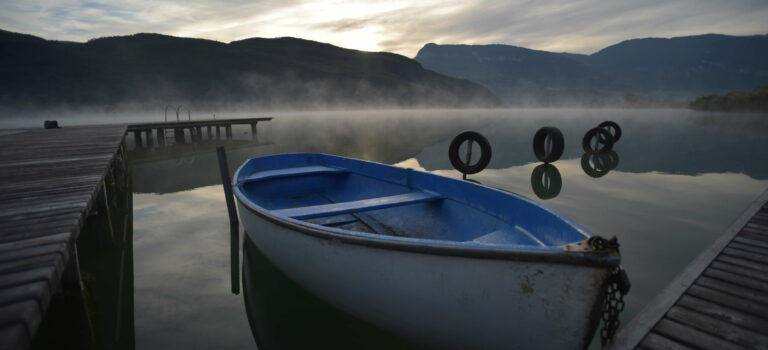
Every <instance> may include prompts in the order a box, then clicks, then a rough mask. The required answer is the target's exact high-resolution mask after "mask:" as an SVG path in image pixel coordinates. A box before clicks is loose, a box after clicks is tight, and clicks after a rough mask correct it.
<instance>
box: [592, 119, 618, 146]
mask: <svg viewBox="0 0 768 350" xmlns="http://www.w3.org/2000/svg"><path fill="white" fill-rule="evenodd" d="M597 127H598V128H600V129H604V130H605V131H607V132H609V133H610V134H611V136H612V137H613V143H616V141H619V139H620V138H621V127H619V124H616V123H614V122H612V121H610V120H606V121H604V122H602V123H600V124H598V125H597Z"/></svg>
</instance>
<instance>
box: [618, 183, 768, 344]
mask: <svg viewBox="0 0 768 350" xmlns="http://www.w3.org/2000/svg"><path fill="white" fill-rule="evenodd" d="M767 218H768V191H765V192H764V193H763V194H761V195H760V196H759V197H758V198H757V199H756V200H755V201H754V202H753V203H752V205H750V207H749V208H748V209H747V210H746V211H745V212H744V213H743V214H742V215H741V216H740V217H739V218H738V219H737V220H736V221H735V222H734V223H733V224H732V225H731V226H730V227H728V229H727V230H726V231H725V232H724V233H723V234H722V235H721V236H720V237H718V238H717V239H716V240H715V242H714V243H713V244H712V245H711V246H710V247H708V248H707V249H706V250H705V251H704V252H702V253H701V254H700V255H699V256H698V257H697V258H696V259H695V260H694V261H693V262H691V264H690V265H689V266H688V267H687V268H686V269H685V270H684V271H683V272H682V273H681V274H680V275H678V276H677V277H676V278H675V279H674V280H673V282H672V283H671V284H670V285H669V286H668V287H667V288H665V289H664V291H662V293H660V294H659V295H658V296H657V297H656V298H654V299H653V300H652V301H651V302H650V303H649V304H648V305H647V306H646V307H645V308H644V309H643V310H642V311H641V312H640V313H639V314H638V315H637V316H636V317H635V318H634V319H633V320H632V321H630V323H629V324H627V326H626V327H625V328H624V329H622V330H621V331H620V332H619V334H618V335H617V336H616V339H614V341H613V343H612V344H611V346H610V348H611V349H644V348H645V349H655V348H670V347H673V348H674V346H676V345H677V344H674V343H670V341H672V342H678V343H680V344H681V345H683V346H689V347H694V348H701V349H768V221H766V219H767Z"/></svg>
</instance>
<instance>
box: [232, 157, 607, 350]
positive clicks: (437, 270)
mask: <svg viewBox="0 0 768 350" xmlns="http://www.w3.org/2000/svg"><path fill="white" fill-rule="evenodd" d="M232 182H233V190H234V194H235V197H236V198H237V206H238V211H239V217H240V220H241V222H242V223H243V225H244V227H245V231H246V232H247V235H248V237H249V238H250V239H251V240H252V241H253V243H254V244H255V245H256V246H257V247H258V249H259V250H260V251H261V252H262V253H263V254H264V256H265V257H266V258H267V259H268V260H269V261H270V262H271V263H272V264H274V265H275V266H276V267H277V268H278V269H280V270H281V271H282V272H283V273H284V274H285V275H287V276H288V277H289V278H291V279H292V280H293V281H294V282H296V283H297V284H298V285H300V286H301V287H302V288H305V289H306V290H307V291H309V292H310V293H312V294H313V295H315V296H317V297H318V298H320V299H321V300H323V301H325V302H327V303H329V304H330V305H332V306H334V307H336V308H338V309H340V310H343V311H345V312H347V313H349V314H351V315H353V316H355V317H357V318H359V319H361V320H364V321H367V322H369V323H371V324H373V325H375V326H377V327H381V328H382V329H385V330H388V331H390V332H392V333H394V334H397V335H399V336H402V337H404V338H406V339H409V340H412V341H414V342H416V343H419V344H423V345H426V346H429V347H439V348H489V349H493V348H506V349H508V348H552V349H554V348H558V349H562V348H584V347H586V346H587V345H588V344H589V343H590V341H591V339H592V336H593V334H594V333H595V330H596V328H597V326H598V323H599V320H600V315H601V307H602V302H603V300H604V298H605V296H606V292H605V289H606V285H607V283H608V282H607V281H608V280H609V277H610V276H611V274H612V273H613V271H615V269H616V268H617V267H618V265H619V262H620V255H619V254H618V249H617V248H616V247H613V246H610V245H605V244H597V241H596V238H597V237H598V236H593V235H591V234H590V233H589V232H588V231H587V230H586V229H584V228H583V227H581V226H579V225H578V224H576V223H575V222H573V221H572V220H570V219H568V218H566V217H564V216H563V215H561V214H559V213H557V212H556V211H554V210H552V209H550V208H547V207H545V206H542V205H540V204H537V203H536V202H534V201H532V200H529V199H527V198H525V197H523V196H520V195H516V194H512V193H508V192H504V191H501V190H497V189H493V188H490V187H485V186H482V185H478V184H474V183H471V182H469V181H462V180H458V179H452V178H448V177H443V176H438V175H434V174H430V173H425V172H419V171H415V170H412V169H404V168H399V167H394V166H390V165H385V164H379V163H373V162H368V161H363V160H356V159H350V158H344V157H338V156H332V155H325V154H314V153H300V154H281V155H273V156H266V157H260V158H253V159H250V160H248V161H246V162H245V163H244V164H242V165H241V166H240V168H239V169H238V170H237V171H236V173H235V175H234V177H233V180H232Z"/></svg>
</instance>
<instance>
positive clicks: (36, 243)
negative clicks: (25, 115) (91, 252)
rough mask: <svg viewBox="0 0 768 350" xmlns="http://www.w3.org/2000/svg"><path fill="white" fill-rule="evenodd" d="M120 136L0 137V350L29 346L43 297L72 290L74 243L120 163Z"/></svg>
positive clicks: (103, 129)
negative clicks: (63, 290) (105, 184)
mask: <svg viewBox="0 0 768 350" xmlns="http://www.w3.org/2000/svg"><path fill="white" fill-rule="evenodd" d="M125 133H126V126H125V125H121V126H114V125H112V126H91V127H64V128H61V129H48V130H46V129H42V128H40V129H30V130H7V131H0V349H26V348H27V347H29V345H30V343H31V341H32V339H33V338H34V336H35V334H36V332H37V329H38V328H39V326H40V323H41V322H42V320H43V318H44V315H45V312H46V309H47V307H48V305H49V302H50V300H51V297H52V296H53V295H54V294H55V293H57V292H58V291H60V290H61V288H67V286H65V285H66V284H68V283H69V284H72V285H74V288H79V286H80V276H79V270H78V267H77V259H76V258H73V257H76V250H75V241H76V239H77V237H78V234H79V232H80V230H81V227H82V225H83V223H84V221H85V220H86V217H87V216H88V214H89V211H90V210H91V208H92V207H93V206H94V204H95V202H96V201H97V198H102V197H103V196H100V192H101V191H103V189H104V188H105V187H104V185H103V184H104V181H105V177H106V176H107V174H108V173H109V172H110V169H111V168H112V165H113V164H114V163H115V162H121V161H123V160H124V159H123V158H122V157H121V155H122V152H123V151H124V148H123V146H122V145H123V139H124V136H125ZM102 200H105V199H102Z"/></svg>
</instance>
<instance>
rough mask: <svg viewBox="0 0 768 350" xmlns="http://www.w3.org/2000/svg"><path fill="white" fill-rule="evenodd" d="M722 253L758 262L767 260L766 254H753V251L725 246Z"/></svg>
mask: <svg viewBox="0 0 768 350" xmlns="http://www.w3.org/2000/svg"><path fill="white" fill-rule="evenodd" d="M723 254H725V255H729V256H733V257H736V258H742V259H747V260H752V261H755V262H759V263H760V262H766V261H768V256H765V255H762V254H755V253H751V252H748V251H746V250H741V249H736V248H725V249H723Z"/></svg>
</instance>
